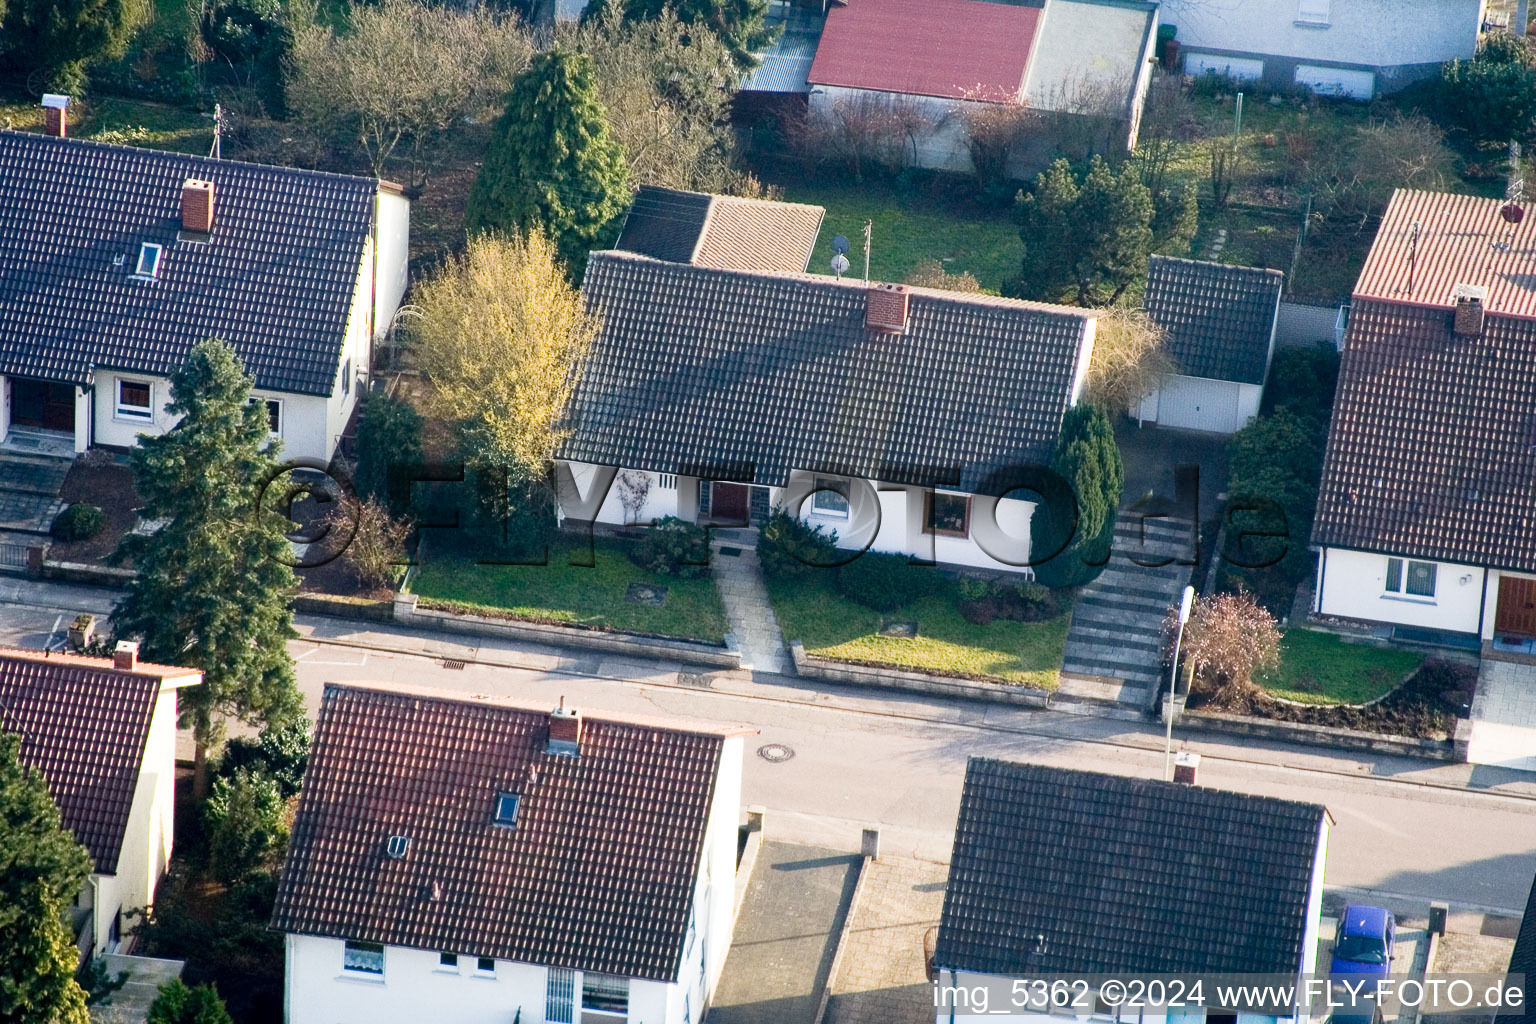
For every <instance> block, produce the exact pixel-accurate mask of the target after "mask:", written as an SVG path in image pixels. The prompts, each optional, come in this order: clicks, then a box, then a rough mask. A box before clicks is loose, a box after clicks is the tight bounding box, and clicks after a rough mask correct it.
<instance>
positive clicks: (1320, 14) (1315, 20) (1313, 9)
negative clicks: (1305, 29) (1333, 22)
mask: <svg viewBox="0 0 1536 1024" xmlns="http://www.w3.org/2000/svg"><path fill="white" fill-rule="evenodd" d="M1331 5H1332V0H1297V3H1296V20H1297V21H1299V22H1301V23H1303V24H1306V25H1326V24H1328V14H1329V10H1328V8H1329V7H1330V6H1331Z"/></svg>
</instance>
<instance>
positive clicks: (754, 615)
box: [709, 537, 793, 674]
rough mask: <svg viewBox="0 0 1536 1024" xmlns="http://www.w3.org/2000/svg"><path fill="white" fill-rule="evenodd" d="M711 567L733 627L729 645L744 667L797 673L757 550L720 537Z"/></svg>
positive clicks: (749, 544) (751, 545) (713, 550)
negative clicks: (737, 653)
mask: <svg viewBox="0 0 1536 1024" xmlns="http://www.w3.org/2000/svg"><path fill="white" fill-rule="evenodd" d="M709 564H710V566H711V567H712V571H713V574H714V577H715V589H717V590H718V591H720V601H721V603H723V604H724V605H725V617H726V619H727V620H728V621H729V622H730V625H731V631H730V633H729V634H728V635H727V636H726V638H725V639H726V643H728V644H731V645H733V646H735V647H736V649H737V650H739V651H741V667H742V668H746V669H751V670H752V671H753V672H772V673H780V674H783V673H791V672H793V669H792V668H791V659H790V656H789V649H788V648H787V647H785V646H784V634H783V632H782V631H781V630H780V629H779V620H778V619H776V618H775V617H774V615H773V606H772V605H771V604H770V603H769V602H768V587H767V585H766V584H765V583H764V582H763V566H762V563H761V562H759V561H758V558H757V548H756V546H755V545H754V544H752V543H748V542H745V541H739V540H735V539H732V538H729V537H717V539H715V541H714V542H713V543H712V544H711V545H710V552H709Z"/></svg>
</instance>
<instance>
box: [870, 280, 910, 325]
mask: <svg viewBox="0 0 1536 1024" xmlns="http://www.w3.org/2000/svg"><path fill="white" fill-rule="evenodd" d="M865 295H866V298H865V300H864V326H865V327H868V328H869V329H871V330H875V331H884V332H886V333H888V334H905V333H907V286H906V285H904V284H877V285H873V286H871V287H870V289H869V290H868V292H866V293H865Z"/></svg>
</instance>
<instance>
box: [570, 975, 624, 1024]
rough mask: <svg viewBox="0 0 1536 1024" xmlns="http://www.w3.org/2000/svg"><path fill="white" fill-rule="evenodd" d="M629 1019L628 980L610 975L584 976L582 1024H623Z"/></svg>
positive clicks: (582, 986)
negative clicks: (622, 1023)
mask: <svg viewBox="0 0 1536 1024" xmlns="http://www.w3.org/2000/svg"><path fill="white" fill-rule="evenodd" d="M628 1017H629V979H628V978H615V977H613V976H612V975H609V974H588V973H584V974H582V976H581V1020H582V1024H621V1022H623V1021H624V1020H626V1019H627V1018H628Z"/></svg>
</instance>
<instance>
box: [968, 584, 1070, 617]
mask: <svg viewBox="0 0 1536 1024" xmlns="http://www.w3.org/2000/svg"><path fill="white" fill-rule="evenodd" d="M967 584H980V585H981V586H980V588H979V589H978V588H977V587H976V586H967ZM960 614H961V615H962V616H964V617H965V620H966V621H967V622H972V623H975V624H976V625H978V626H984V625H986V624H987V623H989V622H991V621H992V620H993V619H1011V620H1012V621H1014V622H1043V621H1045V620H1046V619H1054V618H1055V617H1056V616H1058V615H1060V614H1061V602H1060V601H1059V600H1058V599H1057V597H1056V592H1055V591H1053V590H1051V589H1050V588H1049V587H1044V586H1041V585H1040V584H1039V583H1034V582H1032V581H1030V580H993V581H992V582H990V583H987V582H985V581H983V580H969V579H967V580H961V581H960Z"/></svg>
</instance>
